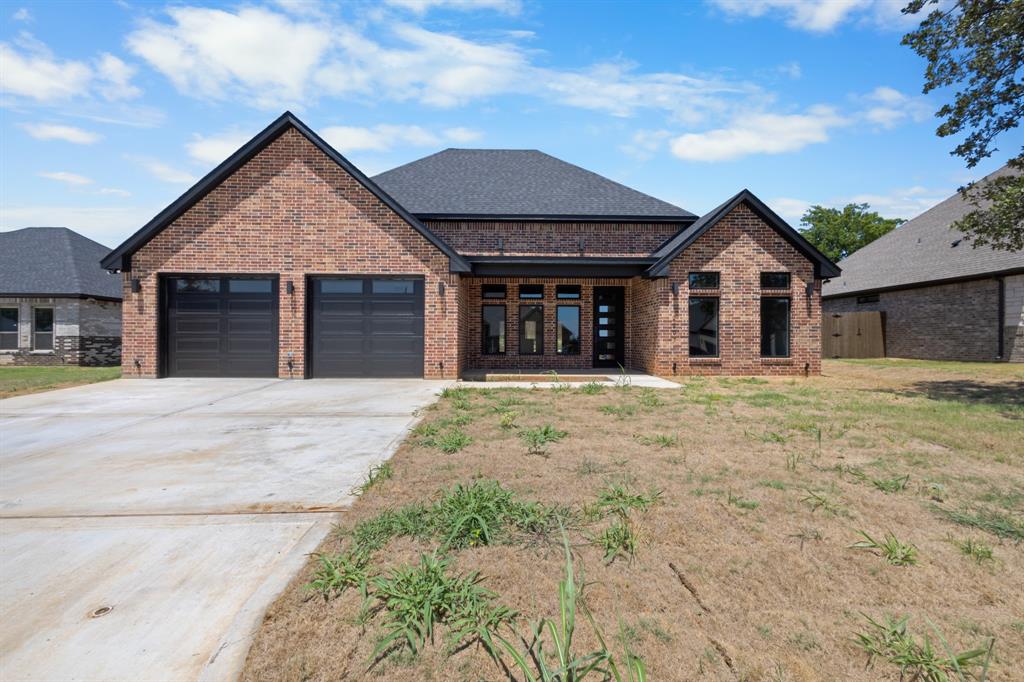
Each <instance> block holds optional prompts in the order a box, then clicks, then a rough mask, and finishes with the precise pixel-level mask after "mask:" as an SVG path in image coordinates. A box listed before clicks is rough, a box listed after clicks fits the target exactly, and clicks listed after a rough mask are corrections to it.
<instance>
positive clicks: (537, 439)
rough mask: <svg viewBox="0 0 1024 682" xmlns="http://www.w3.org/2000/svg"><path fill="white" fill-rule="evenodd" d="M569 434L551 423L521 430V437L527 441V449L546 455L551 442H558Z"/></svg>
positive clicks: (536, 453) (532, 452)
mask: <svg viewBox="0 0 1024 682" xmlns="http://www.w3.org/2000/svg"><path fill="white" fill-rule="evenodd" d="M568 435H569V434H568V433H567V432H565V431H559V430H558V429H556V428H555V427H553V426H551V424H545V425H544V426H541V427H538V428H535V429H523V430H522V431H520V432H519V437H520V438H522V439H523V442H525V443H526V450H527V452H529V453H530V454H531V455H546V454H547V452H548V446H549V445H550V444H551V443H557V442H558V441H560V440H562V439H563V438H565V437H566V436H568Z"/></svg>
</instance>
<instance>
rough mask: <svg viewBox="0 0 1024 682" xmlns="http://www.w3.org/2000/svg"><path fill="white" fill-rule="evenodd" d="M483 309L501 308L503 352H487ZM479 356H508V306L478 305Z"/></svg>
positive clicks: (499, 304) (497, 304) (495, 304)
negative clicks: (503, 339) (503, 338)
mask: <svg viewBox="0 0 1024 682" xmlns="http://www.w3.org/2000/svg"><path fill="white" fill-rule="evenodd" d="M484 308H501V333H502V336H504V337H505V350H501V351H493V352H492V351H489V350H487V336H486V335H485V334H484V321H485V320H484ZM480 354H481V355H507V354H508V306H506V305H505V304H504V303H483V304H481V305H480Z"/></svg>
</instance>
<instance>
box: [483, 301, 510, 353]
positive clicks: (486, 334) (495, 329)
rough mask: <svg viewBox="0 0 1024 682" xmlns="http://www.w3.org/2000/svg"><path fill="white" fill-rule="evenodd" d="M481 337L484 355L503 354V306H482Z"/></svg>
mask: <svg viewBox="0 0 1024 682" xmlns="http://www.w3.org/2000/svg"><path fill="white" fill-rule="evenodd" d="M482 336H483V349H482V350H483V353H484V355H497V354H500V353H504V352H505V306H503V305H485V306H483V328H482Z"/></svg>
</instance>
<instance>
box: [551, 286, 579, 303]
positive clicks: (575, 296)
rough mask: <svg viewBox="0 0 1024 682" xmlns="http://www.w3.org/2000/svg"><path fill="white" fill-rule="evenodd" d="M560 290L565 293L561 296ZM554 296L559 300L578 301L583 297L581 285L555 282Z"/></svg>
mask: <svg viewBox="0 0 1024 682" xmlns="http://www.w3.org/2000/svg"><path fill="white" fill-rule="evenodd" d="M562 292H566V294H567V295H565V296H563V295H562ZM555 298H556V299H558V300H559V301H579V300H581V299H582V298H583V287H582V286H580V285H579V284H556V285H555Z"/></svg>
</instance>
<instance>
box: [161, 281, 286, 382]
mask: <svg viewBox="0 0 1024 682" xmlns="http://www.w3.org/2000/svg"><path fill="white" fill-rule="evenodd" d="M165 291H166V296H165V301H164V305H165V320H166V332H165V336H166V338H165V349H164V352H165V353H166V356H165V368H166V373H167V374H168V375H169V376H195V377H199V376H204V377H206V376H212V377H216V376H230V377H244V376H255V377H272V376H277V350H278V303H277V282H276V279H268V278H266V277H264V278H252V279H249V278H243V277H238V276H232V277H228V276H219V277H218V276H211V275H204V276H203V278H202V279H200V278H196V277H184V276H183V277H173V278H168V279H167V284H166V289H165Z"/></svg>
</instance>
